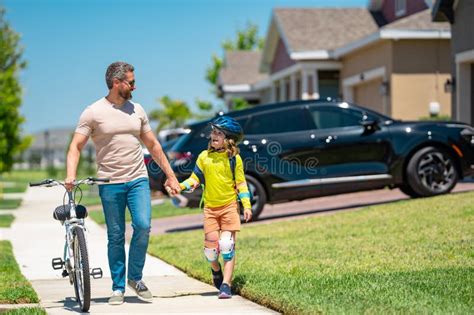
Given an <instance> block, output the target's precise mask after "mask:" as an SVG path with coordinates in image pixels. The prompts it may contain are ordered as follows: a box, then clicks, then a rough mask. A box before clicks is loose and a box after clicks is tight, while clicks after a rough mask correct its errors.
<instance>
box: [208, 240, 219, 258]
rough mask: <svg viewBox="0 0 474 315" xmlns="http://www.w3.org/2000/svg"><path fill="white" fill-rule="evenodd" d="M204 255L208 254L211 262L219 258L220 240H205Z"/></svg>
mask: <svg viewBox="0 0 474 315" xmlns="http://www.w3.org/2000/svg"><path fill="white" fill-rule="evenodd" d="M204 256H206V258H207V260H208V261H209V262H213V261H216V260H217V258H219V243H218V241H208V240H206V241H204Z"/></svg>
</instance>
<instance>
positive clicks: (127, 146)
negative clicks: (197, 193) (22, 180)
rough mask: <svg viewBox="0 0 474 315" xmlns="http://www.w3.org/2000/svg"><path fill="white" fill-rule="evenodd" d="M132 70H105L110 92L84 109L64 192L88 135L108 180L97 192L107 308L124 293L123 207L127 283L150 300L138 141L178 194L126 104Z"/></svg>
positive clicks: (144, 123) (147, 210)
mask: <svg viewBox="0 0 474 315" xmlns="http://www.w3.org/2000/svg"><path fill="white" fill-rule="evenodd" d="M133 71H134V68H133V66H132V65H130V64H127V63H125V62H114V63H112V64H111V65H110V66H109V67H108V68H107V72H106V75H105V79H106V83H107V87H108V88H109V93H108V95H107V96H106V97H103V98H101V99H100V100H98V101H97V102H95V103H93V104H92V105H90V106H89V107H87V108H86V109H85V110H84V112H83V113H82V115H81V117H80V119H79V124H78V126H77V129H76V132H75V134H74V137H73V139H72V142H71V145H70V146H69V151H68V154H67V177H66V180H65V183H66V188H68V189H72V186H73V183H74V181H75V179H76V171H77V165H78V162H79V158H80V152H81V149H82V148H83V147H84V145H85V144H86V143H87V140H88V138H89V137H92V141H93V142H94V145H95V149H96V160H97V167H98V171H97V176H98V177H101V178H105V177H106V178H109V179H110V182H109V183H108V184H102V185H100V186H99V194H100V198H101V201H102V206H103V209H104V215H105V222H106V225H107V237H108V260H109V267H110V272H111V276H112V281H113V285H112V291H113V292H112V295H111V297H110V298H109V304H111V305H119V304H122V303H123V296H124V292H125V271H126V268H125V207H126V206H128V209H129V211H130V214H131V217H132V227H133V236H132V240H131V242H130V251H129V257H128V274H127V278H128V281H127V284H128V286H129V287H131V288H132V289H133V290H134V291H135V293H136V294H137V296H138V298H139V299H141V300H143V301H146V302H152V300H153V295H152V294H151V292H150V290H149V289H148V288H147V286H146V285H145V283H144V282H143V280H142V271H143V266H144V264H145V256H146V252H147V248H148V240H149V234H150V221H151V200H150V188H149V183H148V174H147V170H146V166H145V164H144V161H143V153H142V148H141V144H140V140H141V142H143V143H144V144H145V146H146V147H147V148H148V150H149V151H150V154H151V155H152V157H153V159H154V160H155V161H156V162H157V163H158V165H159V166H160V167H161V169H162V170H163V172H164V173H165V174H166V177H167V182H166V185H167V186H168V187H170V189H171V190H172V191H173V192H179V190H180V188H179V183H178V181H177V179H176V177H175V175H174V173H173V171H172V169H171V167H170V165H169V162H168V160H167V158H166V156H165V154H164V153H163V150H162V148H161V145H160V143H159V142H158V141H157V139H156V138H155V136H154V134H153V132H152V130H151V127H150V125H149V122H148V118H147V115H146V113H145V111H144V109H143V108H142V107H141V106H140V105H139V104H137V103H134V102H131V101H130V99H131V98H132V92H133V91H134V90H135V76H134V73H133Z"/></svg>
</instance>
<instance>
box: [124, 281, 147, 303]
mask: <svg viewBox="0 0 474 315" xmlns="http://www.w3.org/2000/svg"><path fill="white" fill-rule="evenodd" d="M127 284H128V286H129V287H130V288H132V289H133V291H135V293H136V294H137V297H138V298H139V299H140V300H142V301H144V302H153V294H151V292H150V290H148V288H147V287H146V285H145V282H143V281H142V280H138V281H133V280H128V282H127Z"/></svg>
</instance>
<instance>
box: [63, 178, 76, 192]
mask: <svg viewBox="0 0 474 315" xmlns="http://www.w3.org/2000/svg"><path fill="white" fill-rule="evenodd" d="M75 183H76V179H75V178H74V177H66V179H65V180H64V187H66V190H67V191H71V190H72V189H73V188H74V185H75Z"/></svg>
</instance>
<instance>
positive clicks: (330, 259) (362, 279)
mask: <svg viewBox="0 0 474 315" xmlns="http://www.w3.org/2000/svg"><path fill="white" fill-rule="evenodd" d="M473 201H474V192H469V193H462V194H461V193H460V194H450V195H445V196H439V197H433V198H425V199H416V200H406V201H399V202H394V203H389V204H384V205H378V206H372V207H367V208H364V209H361V210H357V211H351V212H343V213H335V214H331V215H325V216H317V217H312V218H307V219H301V220H293V221H286V222H277V223H271V224H262V225H254V226H249V225H244V226H243V231H242V232H241V233H240V234H239V235H238V237H237V243H238V244H237V248H238V251H237V267H236V271H235V273H234V284H233V289H234V290H235V291H236V292H238V293H239V294H241V295H242V296H244V297H246V298H249V299H250V300H253V301H255V302H257V303H259V304H262V305H266V306H269V307H271V308H273V309H276V310H278V311H280V312H284V313H288V314H301V313H323V314H340V313H355V314H361V313H369V314H393V313H412V314H448V313H451V314H472V313H473V310H474V250H473V249H474V240H473V239H474V233H473V232H474V202H473ZM202 247H203V232H202V231H200V230H199V231H191V232H182V233H174V234H165V235H160V236H153V237H152V238H151V243H150V246H149V251H150V253H151V254H153V255H155V256H158V257H160V258H162V259H164V260H165V261H167V262H169V263H171V264H173V265H175V266H177V267H178V268H180V269H181V270H183V271H185V272H186V273H188V274H189V275H191V276H193V277H195V278H198V279H200V280H204V281H206V282H208V283H211V277H210V271H209V266H208V264H207V262H206V261H205V259H204V257H203V254H202Z"/></svg>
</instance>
